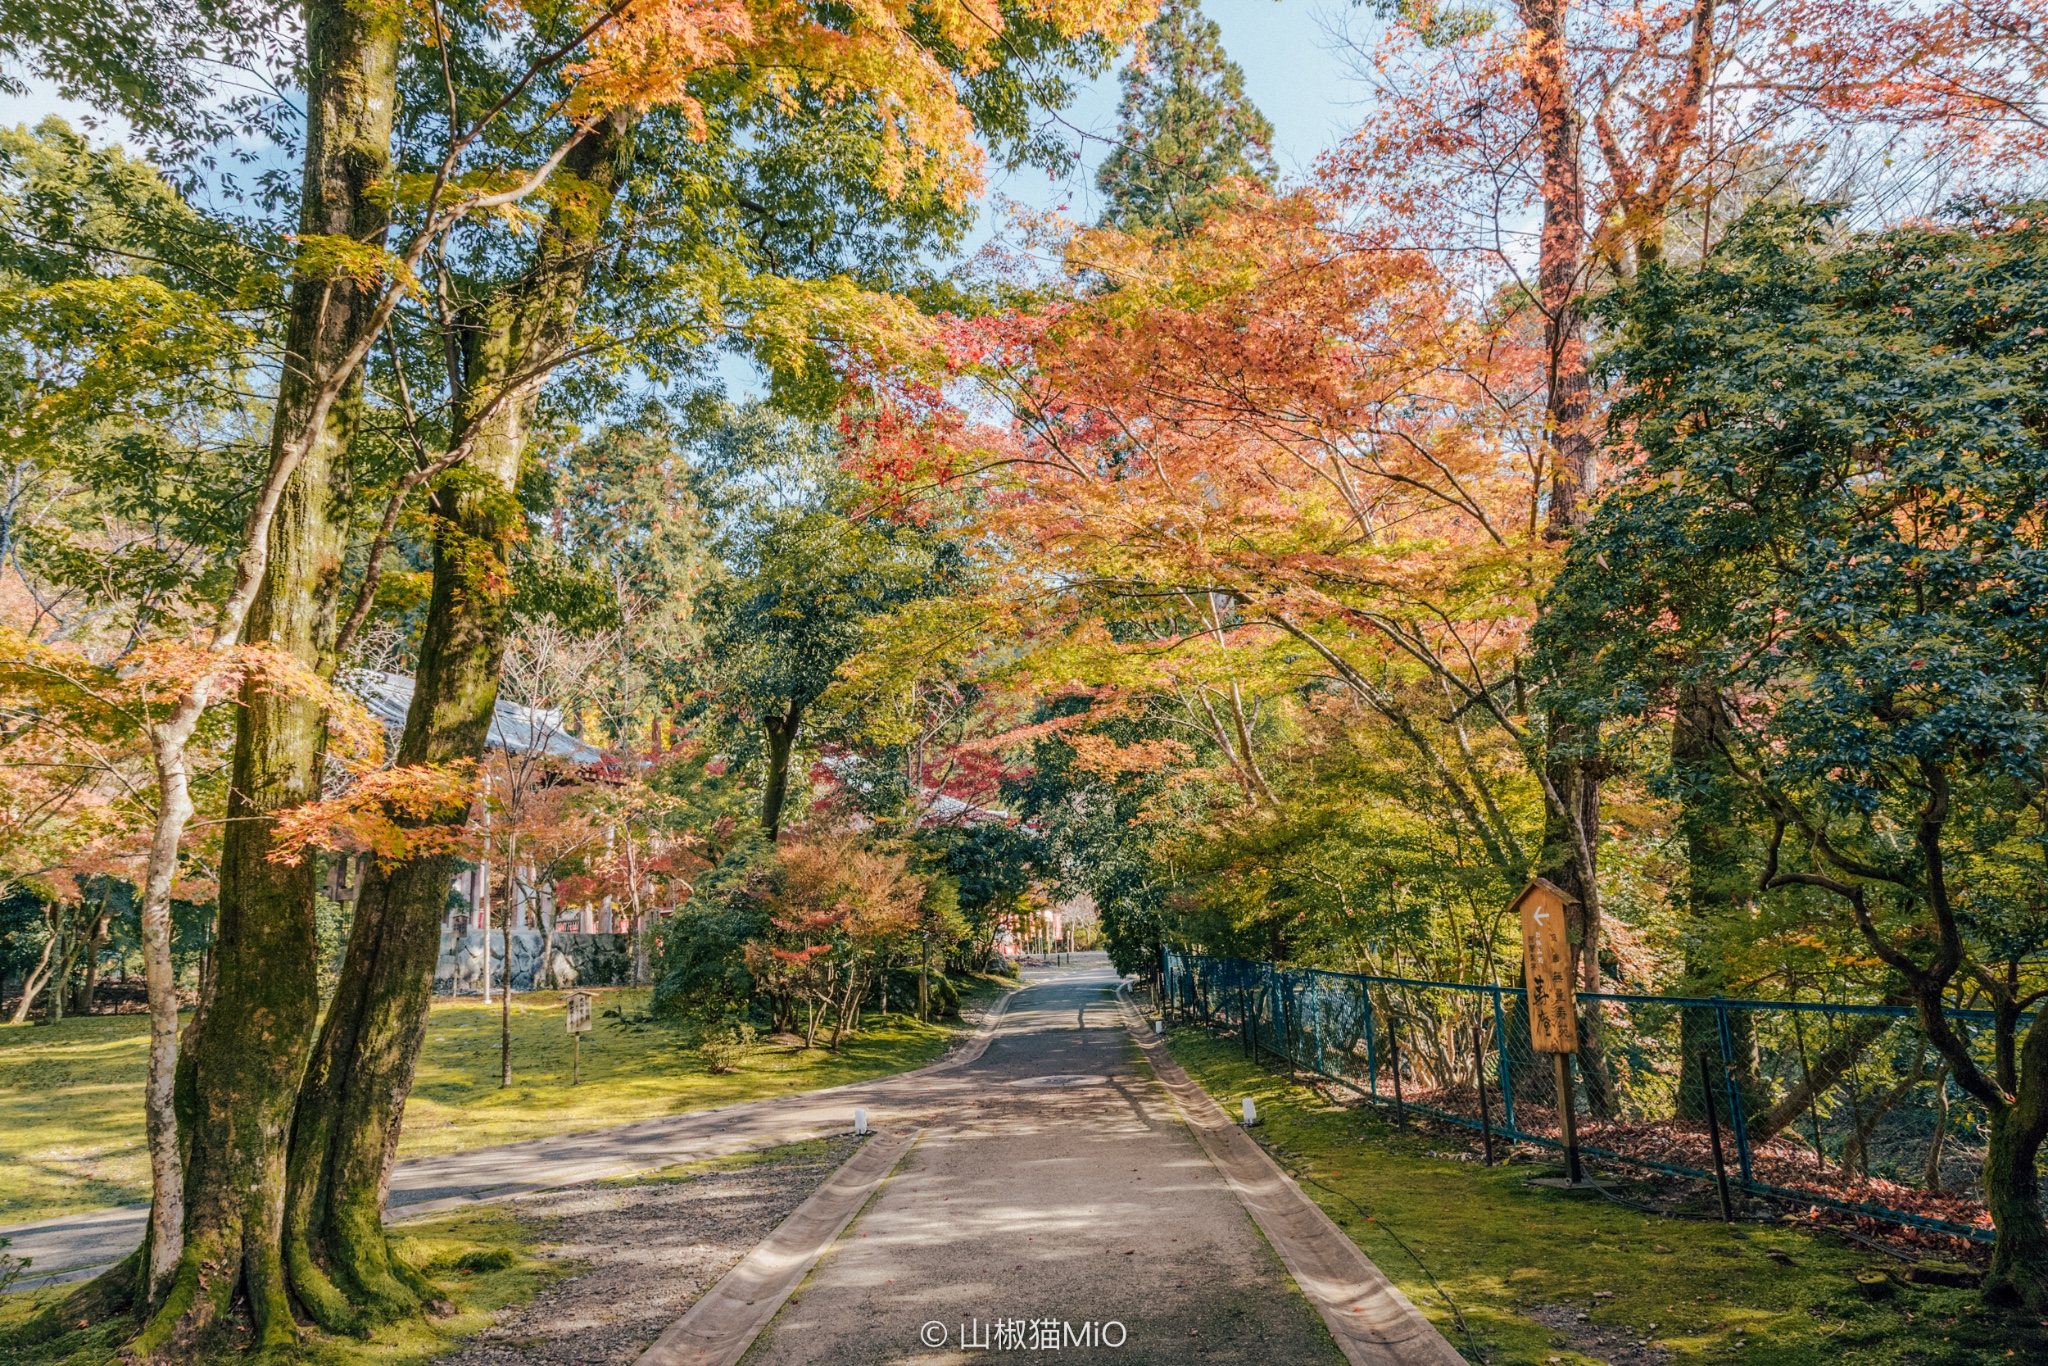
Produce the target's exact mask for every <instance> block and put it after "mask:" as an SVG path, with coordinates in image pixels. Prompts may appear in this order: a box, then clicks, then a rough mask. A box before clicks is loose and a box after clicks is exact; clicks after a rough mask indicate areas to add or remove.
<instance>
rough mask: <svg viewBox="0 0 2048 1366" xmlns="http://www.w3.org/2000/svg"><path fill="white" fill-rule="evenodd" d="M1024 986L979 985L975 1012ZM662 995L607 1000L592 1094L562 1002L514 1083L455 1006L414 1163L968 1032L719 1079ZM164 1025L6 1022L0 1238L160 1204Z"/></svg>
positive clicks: (516, 1040) (744, 1092) (840, 1067)
mask: <svg viewBox="0 0 2048 1366" xmlns="http://www.w3.org/2000/svg"><path fill="white" fill-rule="evenodd" d="M1014 985H1016V983H1015V982H1013V981H1003V980H999V979H971V980H970V981H968V982H966V983H964V984H963V993H962V994H963V996H964V997H965V998H966V999H968V1000H969V1001H973V1000H975V999H978V998H986V997H987V996H989V995H991V994H993V993H995V992H998V991H1002V990H1007V989H1008V988H1009V987H1011V986H1014ZM648 996H649V993H648V992H647V991H646V990H644V989H637V990H636V989H619V990H611V991H601V992H599V993H597V1001H596V1003H595V1005H596V1009H595V1011H594V1015H595V1018H594V1019H593V1021H592V1023H593V1024H594V1026H595V1027H594V1028H593V1029H592V1031H591V1032H590V1033H589V1034H587V1035H585V1036H584V1040H583V1060H582V1066H581V1077H582V1081H581V1084H580V1085H576V1086H571V1085H570V1084H569V1078H570V1071H571V1058H572V1050H573V1047H574V1045H573V1044H572V1043H571V1041H570V1038H569V1036H568V1034H567V1032H566V1031H565V1030H564V1028H563V1015H562V997H561V993H559V992H537V993H530V994H529V993H520V994H516V995H514V996H513V998H512V1085H511V1086H509V1087H501V1086H500V1085H499V1077H500V1071H499V1065H498V1041H499V1033H500V1027H501V1025H500V1019H499V1006H498V1005H497V1004H496V1003H494V1004H492V1005H491V1006H488V1007H486V1006H485V1005H484V1004H483V1003H482V1002H481V1001H478V1000H474V999H470V1000H461V1001H439V1002H436V1003H435V1005H434V1007H433V1013H432V1015H431V1016H430V1017H429V1023H428V1028H427V1043H426V1048H425V1050H424V1051H423V1052H422V1054H421V1057H420V1066H419V1075H418V1079H417V1081H416V1082H415V1084H414V1087H413V1092H412V1097H411V1100H410V1101H409V1103H408V1104H407V1106H406V1114H405V1131H404V1133H403V1134H402V1136H401V1137H400V1140H399V1149H398V1156H399V1159H400V1160H401V1161H402V1160H404V1159H406V1158H411V1157H429V1156H433V1155H436V1154H439V1153H449V1152H456V1151H460V1150H462V1149H465V1148H480V1147H488V1146H490V1145H492V1144H497V1143H515V1142H519V1141H521V1140H524V1139H530V1138H546V1137H549V1136H552V1135H555V1134H565V1133H576V1132H579V1131H582V1130H586V1129H601V1128H606V1127H609V1126H611V1125H614V1124H627V1123H631V1122H632V1121H634V1120H640V1119H653V1118H657V1117H659V1116H662V1115H672V1114H680V1113H682V1112H684V1111H688V1110H703V1109H709V1108H711V1107H714V1106H719V1105H731V1104H733V1103H735V1102H738V1101H746V1100H758V1099H761V1098H762V1097H765V1096H771V1095H780V1094H786V1093H788V1092H790V1091H812V1090H817V1089H819V1088H821V1087H827V1086H839V1085H842V1084H844V1083H847V1082H855V1081H866V1080H868V1079H869V1078H872V1077H879V1076H886V1075H889V1074H891V1073H894V1072H903V1071H907V1070H909V1069H911V1068H915V1067H921V1066H923V1065H924V1064H925V1063H928V1062H930V1061H932V1060H933V1059H935V1058H937V1057H938V1056H939V1055H940V1054H942V1053H944V1052H945V1051H946V1048H947V1047H948V1046H949V1045H950V1044H951V1043H952V1042H953V1041H954V1040H955V1039H957V1038H958V1037H959V1034H960V1029H961V1026H960V1025H959V1023H958V1022H953V1023H951V1024H920V1023H919V1022H918V1021H917V1020H916V1019H914V1018H913V1017H911V1016H907V1015H890V1016H887V1017H886V1018H883V1019H877V1018H876V1017H874V1016H868V1017H867V1019H866V1020H865V1022H864V1023H863V1027H862V1029H861V1031H860V1032H859V1033H858V1034H856V1035H853V1036H852V1037H851V1038H849V1039H847V1040H846V1041H845V1042H844V1043H843V1044H842V1046H841V1048H840V1051H839V1052H837V1053H833V1052H830V1051H828V1050H826V1049H823V1048H812V1049H790V1048H783V1047H776V1046H771V1045H763V1046H761V1047H758V1048H756V1049H755V1050H754V1051H753V1053H752V1054H751V1055H750V1056H749V1057H747V1058H746V1060H745V1061H744V1062H743V1063H742V1064H741V1065H740V1067H739V1069H738V1070H737V1071H735V1072H730V1073H715V1072H712V1071H711V1070H710V1067H709V1065H708V1063H707V1061H706V1059H705V1057H704V1055H703V1054H702V1053H701V1052H700V1051H698V1050H699V1047H700V1045H701V1044H702V1042H703V1039H702V1037H701V1035H700V1033H699V1031H698V1030H697V1029H696V1028H695V1027H694V1026H691V1025H689V1024H686V1023H682V1022H678V1021H668V1020H650V1019H647V1018H646V1011H647V1001H648ZM148 1028H149V1021H148V1017H147V1016H144V1015H96V1016H85V1017H81V1018H73V1019H66V1020H63V1021H60V1022H59V1023H57V1024H55V1025H17V1026H0V1227H4V1226H6V1225H9V1224H22V1223H30V1222H33V1221H36V1220H39V1219H52V1218H56V1217H58V1216H60V1215H65V1214H77V1213H81V1212H83V1211H86V1210H93V1209H103V1208H105V1207H107V1206H109V1205H122V1204H132V1203H136V1202H140V1201H144V1200H147V1199H148V1198H149V1164H148V1156H147V1153H146V1152H145V1150H144V1146H143V1129H142V1080H143V1072H144V1070H145V1067H146V1065H147V1062H148V1047H149V1043H148V1034H147V1031H148Z"/></svg>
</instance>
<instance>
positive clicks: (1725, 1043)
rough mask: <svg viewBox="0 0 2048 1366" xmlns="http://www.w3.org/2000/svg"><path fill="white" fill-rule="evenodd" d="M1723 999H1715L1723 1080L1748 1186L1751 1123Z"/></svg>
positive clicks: (1738, 1152)
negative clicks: (1745, 1112)
mask: <svg viewBox="0 0 2048 1366" xmlns="http://www.w3.org/2000/svg"><path fill="white" fill-rule="evenodd" d="M1721 999H1722V998H1721V996H1720V995H1719V994H1718V993H1717V994H1716V995H1715V997H1714V1022H1715V1023H1716V1024H1717V1025H1719V1026H1720V1035H1721V1080H1722V1083H1723V1084H1724V1085H1725V1086H1726V1088H1727V1091H1728V1123H1729V1124H1730V1125H1731V1126H1733V1127H1734V1129H1735V1160H1736V1163H1737V1165H1739V1166H1740V1167H1741V1168H1742V1184H1743V1185H1744V1186H1748V1185H1750V1184H1751V1181H1750V1175H1749V1121H1748V1120H1747V1119H1746V1118H1745V1117H1744V1115H1743V1113H1742V1088H1741V1087H1740V1086H1737V1085H1736V1084H1735V1032H1734V1030H1732V1029H1731V1028H1729V1025H1728V1007H1727V1006H1725V1005H1723V1004H1721Z"/></svg>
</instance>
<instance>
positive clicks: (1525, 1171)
mask: <svg viewBox="0 0 2048 1366" xmlns="http://www.w3.org/2000/svg"><path fill="white" fill-rule="evenodd" d="M1169 1043H1170V1047H1171V1048H1172V1051H1173V1055H1174V1057H1175V1059H1177V1060H1178V1061H1179V1062H1180V1064H1181V1065H1182V1066H1183V1067H1185V1068H1186V1069H1187V1071H1188V1074H1189V1075H1190V1076H1192V1077H1194V1078H1195V1080H1197V1081H1198V1082H1200V1083H1201V1084H1202V1085H1203V1087H1204V1088H1205V1089H1207V1090H1208V1092H1209V1093H1210V1094H1211V1095H1212V1096H1214V1097H1216V1098H1217V1099H1218V1100H1219V1101H1220V1102H1222V1103H1223V1104H1224V1106H1225V1108H1226V1109H1227V1110H1228V1111H1230V1113H1232V1114H1235V1113H1236V1107H1237V1103H1238V1100H1239V1099H1240V1098H1241V1097H1244V1096H1250V1097H1252V1098H1253V1099H1254V1100H1255V1101H1256V1102H1257V1104H1258V1109H1259V1115H1260V1118H1261V1121H1262V1122H1261V1126H1260V1128H1259V1129H1258V1130H1257V1131H1255V1132H1256V1134H1257V1137H1258V1139H1259V1141H1260V1142H1261V1143H1263V1144H1264V1145H1266V1147H1267V1148H1268V1149H1269V1150H1270V1151H1272V1152H1273V1153H1274V1155H1275V1156H1276V1157H1277V1158H1279V1159H1280V1160H1281V1163H1282V1165H1283V1166H1286V1167H1288V1168H1289V1169H1291V1170H1292V1171H1294V1172H1295V1173H1296V1174H1297V1179H1299V1180H1301V1185H1302V1189H1303V1190H1304V1191H1306V1192H1307V1193H1308V1195H1309V1196H1310V1198H1312V1199H1314V1200H1315V1201H1316V1202H1317V1203H1318V1204H1319V1205H1321V1206H1322V1207H1323V1209H1324V1211H1325V1212H1326V1213H1328V1214H1329V1216H1330V1217H1331V1218H1332V1219H1334V1220H1335V1221H1336V1222H1337V1225H1338V1227H1340V1228H1342V1229H1343V1230H1344V1231H1345V1232H1346V1233H1349V1234H1350V1235H1351V1237H1352V1238H1353V1239H1354V1240H1355V1241H1356V1242H1357V1243H1358V1245H1359V1247H1360V1248H1361V1249H1362V1250H1363V1251H1364V1252H1365V1255H1366V1256H1367V1257H1370V1258H1371V1259H1372V1260H1373V1262H1374V1264H1376V1265H1377V1266H1378V1267H1379V1268H1380V1269H1381V1270H1382V1271H1384V1272H1385V1273H1386V1274H1387V1276H1388V1277H1389V1278H1391V1279H1392V1280H1393V1282H1394V1283H1395V1284H1396V1285H1397V1286H1399V1287H1400V1289H1401V1291H1402V1293H1403V1294H1405V1295H1407V1296H1408V1298H1409V1299H1411V1300H1413V1301H1414V1302H1415V1305H1416V1307H1417V1308H1419V1309H1421V1310H1422V1312H1423V1313H1424V1314H1426V1315H1428V1317H1429V1319H1430V1321H1431V1322H1432V1323H1434V1324H1435V1325H1436V1326H1437V1329H1438V1330H1439V1331H1440V1332H1442V1333H1443V1334H1444V1336H1445V1337H1446V1338H1447V1339H1449V1340H1450V1342H1451V1343H1452V1344H1453V1345H1454V1346H1457V1347H1458V1348H1460V1349H1463V1350H1464V1351H1466V1353H1467V1355H1468V1356H1469V1357H1471V1358H1472V1359H1474V1360H1480V1359H1483V1360H1485V1361H1487V1362H1490V1363H1493V1366H1548V1364H1549V1363H1553V1362H1563V1363H1566V1364H1567V1366H1598V1358H1595V1357H1592V1356H1586V1355H1582V1354H1580V1353H1579V1352H1577V1351H1574V1350H1573V1349H1572V1348H1571V1347H1570V1346H1568V1345H1566V1341H1565V1339H1564V1338H1562V1337H1561V1336H1558V1335H1557V1334H1556V1333H1555V1332H1554V1331H1553V1330H1552V1329H1549V1328H1546V1327H1545V1326H1543V1325H1542V1324H1540V1323H1537V1322H1535V1321H1534V1320H1532V1319H1530V1318H1527V1317H1525V1316H1524V1314H1523V1313H1521V1312H1519V1311H1520V1310H1523V1309H1527V1308H1533V1307H1535V1306H1538V1305H1559V1304H1564V1305H1573V1306H1576V1308H1577V1310H1578V1311H1579V1312H1583V1313H1587V1314H1588V1315H1589V1319H1590V1322H1591V1323H1592V1324H1593V1325H1595V1326H1598V1325H1625V1326H1627V1327H1629V1328H1630V1329H1632V1330H1634V1332H1635V1333H1636V1334H1637V1335H1640V1336H1645V1337H1648V1338H1650V1339H1653V1340H1655V1341H1657V1342H1660V1343H1662V1344H1663V1345H1664V1346H1665V1347H1666V1348H1667V1349H1669V1350H1670V1352H1671V1353H1672V1357H1671V1360H1672V1361H1673V1362H1674V1364H1675V1366H1679V1364H1683V1363H1694V1362H1708V1361H1741V1362H1744V1363H1746V1364H1747V1366H1812V1363H1814V1362H1823V1361H1824V1362H1829V1363H1843V1364H1844V1366H1848V1364H1849V1363H1855V1364H1856V1366H1864V1364H1865V1363H1868V1364H1869V1366H1909V1364H1910V1366H1965V1363H1978V1364H1979V1366H1981V1364H1982V1363H1987V1362H1991V1361H2005V1360H2007V1359H2008V1353H2011V1354H2012V1355H2011V1357H2010V1359H2011V1360H2014V1361H2043V1360H2048V1336H2044V1335H2043V1334H2042V1333H2041V1332H2040V1331H2039V1330H2038V1329H2037V1328H2036V1327H2035V1326H2034V1325H2033V1323H2032V1322H2031V1321H2029V1320H2021V1319H2017V1318H2008V1317H2005V1316H2002V1315H1995V1314H1993V1313H1991V1312H1989V1311H1987V1310H1986V1309H1985V1308H1984V1307H1983V1305H1982V1303H1981V1301H1980V1300H1979V1299H1978V1296H1977V1294H1976V1292H1974V1291H1968V1290H1942V1289H1938V1288H1934V1287H1923V1286H1913V1287H1906V1286H1900V1287H1898V1289H1897V1292H1896V1294H1895V1295H1894V1296H1893V1298H1891V1299H1889V1300H1886V1301H1883V1302H1881V1303H1872V1302H1870V1301H1868V1300H1866V1299H1865V1298H1864V1297H1863V1295H1862V1294H1861V1293H1860V1292H1859V1291H1858V1290H1857V1288H1856V1286H1855V1283H1854V1280H1853V1277H1854V1274H1855V1273H1856V1272H1857V1271H1859V1270H1862V1269H1864V1268H1866V1267H1872V1266H1885V1265H1887V1264H1890V1265H1896V1263H1888V1259H1887V1258H1885V1257H1884V1256H1882V1255H1880V1254H1878V1253H1874V1252H1871V1251H1868V1250H1866V1249H1863V1248H1860V1247H1857V1246H1855V1245H1853V1244H1850V1243H1846V1242H1843V1241H1841V1240H1839V1239H1837V1238H1835V1237H1833V1236H1832V1235H1828V1234H1813V1233H1806V1232H1802V1231H1800V1230H1798V1229H1795V1228H1790V1227H1782V1226H1779V1227H1773V1226H1771V1225H1765V1224H1746V1225H1745V1224H1738V1225H1736V1226H1734V1227H1733V1228H1730V1227H1727V1226H1724V1225H1722V1224H1721V1223H1719V1222H1717V1221H1711V1220H1704V1219H1703V1220H1691V1219H1671V1218H1663V1217H1659V1216H1655V1215H1649V1214H1645V1213H1643V1212H1642V1211H1640V1210H1637V1209H1634V1208H1631V1207H1629V1206H1627V1205H1623V1204H1617V1203H1613V1202H1611V1201H1609V1200H1606V1199H1603V1198H1601V1197H1599V1196H1597V1195H1591V1194H1583V1193H1570V1192H1564V1191H1557V1190H1546V1189H1543V1188H1540V1187H1531V1186H1530V1185H1528V1184H1527V1183H1528V1180H1529V1178H1530V1177H1531V1176H1532V1175H1535V1174H1537V1172H1536V1170H1535V1169H1534V1168H1532V1167H1530V1166H1528V1165H1514V1166H1499V1167H1494V1168H1492V1169H1488V1168H1486V1167H1483V1166H1480V1165H1479V1164H1477V1163H1470V1162H1462V1161H1457V1160H1454V1159H1450V1158H1443V1157H1432V1156H1430V1155H1429V1154H1430V1153H1431V1151H1432V1150H1441V1149H1462V1148H1463V1146H1464V1144H1463V1143H1462V1142H1461V1141H1459V1140H1458V1139H1456V1138H1447V1137H1444V1136H1440V1135H1430V1134H1425V1133H1422V1132H1420V1131H1418V1130H1416V1129H1414V1128H1412V1127H1411V1128H1410V1129H1408V1130H1407V1131H1406V1132H1402V1133H1397V1132H1395V1131H1394V1130H1393V1128H1392V1127H1391V1125H1390V1124H1389V1123H1387V1122H1386V1120H1385V1119H1384V1118H1382V1117H1380V1116H1377V1115H1375V1114H1372V1113H1371V1112H1369V1111H1364V1110H1354V1109H1347V1108H1342V1107H1337V1106H1332V1105H1331V1104H1330V1103H1329V1102H1328V1101H1327V1100H1326V1099H1325V1098H1324V1097H1322V1096H1321V1095H1319V1094H1318V1093H1317V1092H1315V1091H1313V1090H1311V1089H1309V1088H1307V1087H1304V1086H1297V1085H1295V1084H1293V1083H1292V1082H1291V1081H1288V1080H1286V1079H1284V1078H1282V1077H1281V1076H1279V1075H1277V1074H1275V1073H1272V1072H1268V1071H1266V1070H1264V1069H1263V1068H1259V1067H1254V1066H1253V1065H1251V1064H1250V1063H1247V1062H1246V1061H1245V1060H1244V1058H1243V1055H1242V1053H1241V1051H1240V1046H1239V1044H1238V1043H1237V1041H1236V1040H1234V1039H1217V1038H1213V1037H1211V1036H1209V1035H1207V1034H1206V1033H1204V1032H1203V1031H1200V1030H1196V1029H1179V1030H1175V1031H1172V1033H1171V1034H1170V1037H1169ZM1302 1178H1311V1179H1302ZM1347 1197H1348V1198H1347ZM1353 1202H1356V1203H1353ZM1773 1253H1777V1254H1781V1255H1780V1256H1773V1255H1772V1254H1773ZM1425 1268H1427V1270H1426V1271H1425ZM1432 1277H1433V1278H1434V1279H1432ZM1447 1296H1448V1298H1446V1297H1447ZM1596 1296H1597V1297H1598V1298H1596ZM1452 1303H1455V1304H1456V1306H1457V1309H1458V1311H1459V1313H1460V1314H1462V1315H1463V1319H1464V1323H1463V1326H1461V1325H1460V1323H1459V1322H1458V1315H1457V1314H1454V1313H1452V1311H1451V1308H1450V1306H1451V1304H1452ZM1652 1325H1654V1327H1653V1326H1652ZM1468 1329H1469V1336H1468V1335H1467V1330H1468Z"/></svg>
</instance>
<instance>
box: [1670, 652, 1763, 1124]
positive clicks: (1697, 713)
mask: <svg viewBox="0 0 2048 1366" xmlns="http://www.w3.org/2000/svg"><path fill="white" fill-rule="evenodd" d="M1727 724H1728V722H1727V717H1726V715H1725V714H1724V713H1723V712H1722V710H1721V700H1720V697H1719V695H1718V694H1717V693H1716V692H1715V690H1714V689H1713V688H1711V687H1705V686H1702V685H1700V684H1697V683H1687V684H1683V685H1681V686H1680V688H1679V690H1678V705H1677V708H1676V710H1675V712H1674V714H1673V717H1672V723H1671V767H1672V770H1673V773H1674V776H1675V777H1676V778H1677V781H1678V802H1679V815H1678V829H1679V835H1680V837H1681V838H1682V839H1683V840H1684V841H1685V865H1686V878H1685V922H1684V944H1685V977H1684V983H1683V988H1682V991H1683V994H1684V995H1687V996H1720V995H1725V994H1726V992H1727V989H1728V985H1729V983H1728V969H1727V963H1728V953H1727V951H1728V949H1729V947H1730V946H1731V944H1732V942H1733V940H1732V936H1733V935H1734V934H1735V933H1738V932H1739V930H1738V927H1737V926H1736V924H1735V923H1734V922H1733V918H1734V917H1735V916H1737V915H1739V914H1740V913H1741V910H1742V907H1743V905H1744V903H1745V901H1746V893H1747V892H1748V890H1749V888H1750V886H1751V885H1752V882H1753V879H1751V878H1745V876H1744V869H1743V860H1742V839H1743V830H1742V825H1741V813H1740V809H1739V807H1738V804H1737V791H1738V790H1737V788H1736V786H1735V783H1734V781H1733V778H1732V775H1730V774H1729V773H1728V771H1727V761H1726V759H1724V758H1723V757H1722V755H1721V751H1720V748H1719V747H1718V745H1717V744H1716V738H1717V737H1718V736H1721V735H1723V734H1725V732H1726V730H1727ZM1727 1021H1728V1034H1729V1041H1730V1043H1731V1045H1732V1051H1733V1057H1734V1065H1735V1082H1736V1085H1737V1087H1738V1088H1740V1090H1741V1093H1742V1100H1743V1112H1744V1113H1745V1114H1752V1115H1753V1114H1755V1113H1757V1111H1758V1110H1759V1109H1760V1108H1762V1106H1763V1105H1764V1104H1765V1102H1766V1096H1765V1091H1764V1088H1763V1086H1762V1084H1761V1083H1760V1081H1759V1079H1758V1077H1757V1070H1756V1023H1755V1018H1754V1016H1753V1015H1752V1014H1751V1013H1750V1012H1749V1011H1746V1010H1732V1011H1728V1012H1727ZM1678 1035H1679V1078H1678V1115H1679V1117H1680V1118H1683V1119H1697V1120H1705V1119H1706V1117H1707V1111H1706V1106H1705V1104H1704V1098H1705V1097H1706V1095H1707V1094H1708V1092H1707V1090H1706V1088H1707V1087H1709V1086H1712V1087H1717V1088H1718V1087H1722V1086H1725V1081H1724V1080H1723V1078H1722V1077H1721V1075H1720V1069H1719V1067H1718V1066H1717V1067H1716V1068H1715V1072H1714V1074H1713V1075H1712V1076H1711V1077H1709V1076H1706V1075H1703V1074H1702V1073H1701V1071H1700V1055H1701V1053H1702V1052H1705V1053H1707V1054H1708V1055H1710V1056H1711V1057H1713V1058H1720V1057H1721V1012H1718V1011H1716V1010H1714V1009H1712V1008H1710V1007H1705V1006H1698V1007H1687V1008H1684V1009H1682V1010H1680V1011H1679V1013H1678Z"/></svg>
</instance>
